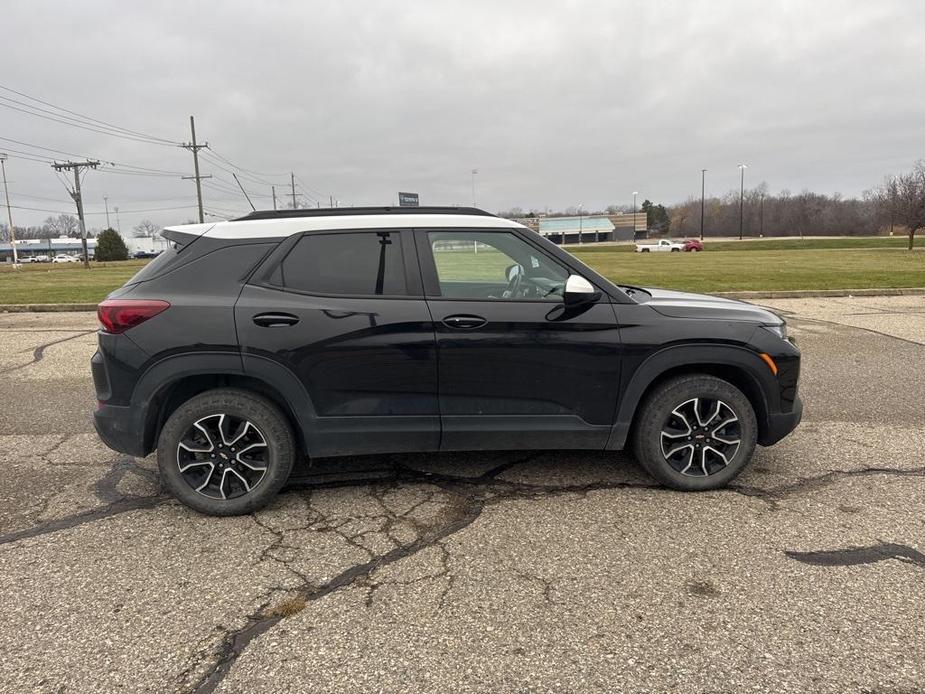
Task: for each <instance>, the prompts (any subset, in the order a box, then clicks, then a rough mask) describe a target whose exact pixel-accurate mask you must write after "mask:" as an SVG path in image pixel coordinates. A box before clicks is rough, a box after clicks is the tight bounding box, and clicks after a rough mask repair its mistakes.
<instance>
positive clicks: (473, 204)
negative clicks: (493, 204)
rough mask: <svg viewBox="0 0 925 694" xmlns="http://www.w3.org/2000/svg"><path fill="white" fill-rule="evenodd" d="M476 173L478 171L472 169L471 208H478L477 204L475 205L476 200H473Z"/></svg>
mask: <svg viewBox="0 0 925 694" xmlns="http://www.w3.org/2000/svg"><path fill="white" fill-rule="evenodd" d="M478 172H479V170H478V169H472V206H473V207H478V204H476V199H475V177H476V175H477V174H478Z"/></svg>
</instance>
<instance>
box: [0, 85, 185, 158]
mask: <svg viewBox="0 0 925 694" xmlns="http://www.w3.org/2000/svg"><path fill="white" fill-rule="evenodd" d="M0 99H3V97H0ZM0 106H2V107H3V108H8V109H11V110H13V111H19V112H20V113H25V114H27V115H29V116H36V117H38V118H44V119H45V120H50V121H54V122H55V123H62V124H63V125H70V126H73V127H75V128H81V129H82V130H89V131H90V132H95V133H99V134H101V135H111V136H113V137H121V138H122V139H124V140H133V141H134V142H144V143H146V144H149V145H164V146H166V147H175V146H176V145H172V144H168V143H166V142H158V141H156V140H146V139H143V138H140V137H133V136H130V135H123V134H120V133H118V132H113V131H109V130H101V129H100V128H93V127H89V126H87V125H81V124H79V123H76V122H70V120H62V119H61V118H54V117H52V116H45V115H42V114H41V113H35V112H33V111H27V110H26V109H22V108H18V107H16V106H11V105H10V104H5V103H0ZM71 120H73V119H71Z"/></svg>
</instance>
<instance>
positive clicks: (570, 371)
mask: <svg viewBox="0 0 925 694" xmlns="http://www.w3.org/2000/svg"><path fill="white" fill-rule="evenodd" d="M415 238H416V241H417V250H418V254H419V257H420V259H421V269H422V272H423V275H424V286H425V293H426V294H427V303H428V306H429V307H430V312H431V315H432V316H433V319H434V326H435V330H436V336H437V352H438V372H439V383H440V412H441V421H442V425H443V434H442V439H441V449H442V450H467V449H505V448H518V449H524V448H603V447H604V446H605V444H606V442H607V438H608V436H609V434H610V425H611V423H612V421H613V414H614V408H615V406H616V402H617V395H618V389H619V376H620V340H619V331H618V328H617V322H616V318H615V314H614V312H613V309H612V307H611V304H610V303H609V301H608V299H607V296H606V294H604V295H603V298H602V299H601V300H599V301H598V302H596V303H592V304H589V305H587V306H584V307H581V308H578V309H568V310H566V308H565V306H564V305H563V297H562V293H563V290H564V286H565V281H566V279H567V278H568V276H569V274H570V271H569V269H568V268H566V267H565V266H564V265H562V264H561V263H560V262H559V261H557V260H555V259H554V258H553V257H551V256H549V255H547V254H546V253H545V252H544V251H543V250H542V249H541V248H540V247H539V246H538V245H536V244H535V243H534V242H533V241H531V240H530V239H529V236H528V233H527V232H524V234H523V235H522V234H521V233H520V232H518V231H514V230H510V229H508V230H503V231H502V230H498V231H474V230H473V231H470V230H445V231H444V230H418V231H417V232H416V237H415Z"/></svg>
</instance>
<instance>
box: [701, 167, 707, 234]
mask: <svg viewBox="0 0 925 694" xmlns="http://www.w3.org/2000/svg"><path fill="white" fill-rule="evenodd" d="M706 190H707V170H706V169H700V240H701V241H703V200H704V193H705V192H706Z"/></svg>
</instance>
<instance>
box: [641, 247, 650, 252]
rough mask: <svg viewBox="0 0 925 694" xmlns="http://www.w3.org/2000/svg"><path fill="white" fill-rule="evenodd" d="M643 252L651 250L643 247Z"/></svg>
mask: <svg viewBox="0 0 925 694" xmlns="http://www.w3.org/2000/svg"><path fill="white" fill-rule="evenodd" d="M641 252H642V253H648V252H649V249H648V248H643V249H642V251H641Z"/></svg>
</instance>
